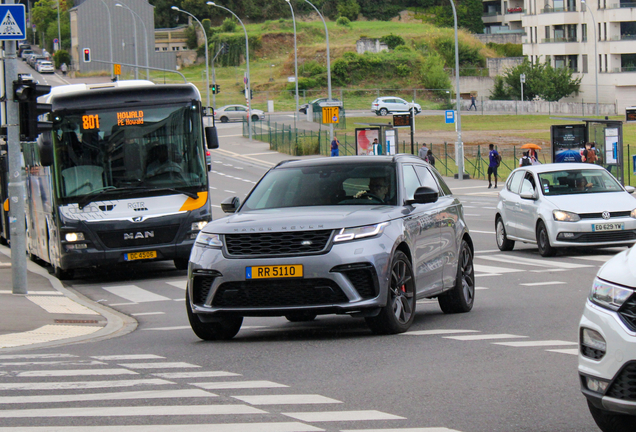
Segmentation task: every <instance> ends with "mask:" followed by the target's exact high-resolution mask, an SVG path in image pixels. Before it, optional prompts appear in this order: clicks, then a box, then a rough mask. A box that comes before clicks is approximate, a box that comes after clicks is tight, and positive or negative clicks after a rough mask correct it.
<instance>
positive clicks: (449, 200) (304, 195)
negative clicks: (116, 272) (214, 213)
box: [186, 155, 475, 340]
mask: <svg viewBox="0 0 636 432" xmlns="http://www.w3.org/2000/svg"><path fill="white" fill-rule="evenodd" d="M222 208H223V211H225V212H226V213H231V215H230V216H228V217H225V218H222V219H218V220H215V221H213V222H210V223H209V224H208V225H207V226H206V227H205V228H204V229H203V231H201V233H200V234H199V236H198V237H197V239H196V242H195V245H194V247H193V249H192V254H191V256H190V263H189V268H188V289H187V296H186V297H187V298H186V308H187V313H188V318H189V320H190V324H191V326H192V329H193V331H194V333H195V334H196V335H197V336H198V337H200V338H201V339H205V340H220V339H230V338H232V337H234V336H235V335H236V334H237V333H238V331H239V330H240V328H241V324H242V322H243V317H246V316H285V317H286V318H287V319H288V320H290V321H310V320H313V319H314V318H315V317H316V316H317V315H321V314H348V315H351V316H352V317H360V318H364V319H365V320H366V322H367V325H368V326H369V328H370V329H371V330H372V331H373V332H374V333H377V334H395V333H402V332H405V331H407V330H408V329H409V327H410V326H411V324H412V323H413V319H414V317H415V308H416V302H417V300H418V299H422V298H437V299H438V301H439V305H440V307H441V309H442V311H444V312H445V313H461V312H468V311H470V310H471V309H472V307H473V303H474V297H475V276H474V269H473V253H474V249H473V242H472V240H471V238H470V235H469V233H468V227H467V226H466V221H465V220H464V214H463V208H462V205H461V203H460V202H459V200H458V199H457V198H456V197H455V196H453V194H452V192H451V190H450V189H449V187H448V186H447V185H446V183H445V182H444V180H443V179H442V177H441V176H440V175H439V173H438V172H437V171H436V170H435V168H433V167H431V166H430V165H428V164H427V163H425V162H424V161H422V160H421V159H420V158H417V157H414V156H410V155H396V156H364V157H363V156H350V157H337V158H316V159H308V160H303V161H286V162H282V163H280V164H278V165H277V166H276V167H274V168H272V169H271V170H269V171H268V172H267V173H266V174H265V175H264V176H263V178H262V179H261V180H260V181H259V182H258V183H257V184H256V186H255V187H254V188H253V189H252V191H251V192H250V193H249V194H248V196H247V197H246V199H245V201H244V202H242V203H240V202H239V199H238V198H237V197H232V198H228V199H227V200H225V201H224V202H223V203H222Z"/></svg>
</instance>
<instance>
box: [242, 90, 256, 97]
mask: <svg viewBox="0 0 636 432" xmlns="http://www.w3.org/2000/svg"><path fill="white" fill-rule="evenodd" d="M243 94H244V95H246V96H245V98H246V99H247V89H245V90H243ZM250 99H254V91H253V90H252V89H250Z"/></svg>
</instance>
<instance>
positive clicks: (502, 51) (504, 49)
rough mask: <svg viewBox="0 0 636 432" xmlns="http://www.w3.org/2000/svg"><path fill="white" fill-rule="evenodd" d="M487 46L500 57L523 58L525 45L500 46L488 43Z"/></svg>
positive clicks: (508, 44)
mask: <svg viewBox="0 0 636 432" xmlns="http://www.w3.org/2000/svg"><path fill="white" fill-rule="evenodd" d="M486 46H487V47H488V48H490V49H491V50H493V51H495V52H496V53H497V55H500V56H501V57H523V45H521V44H513V43H505V44H498V43H494V42H488V43H487V44H486Z"/></svg>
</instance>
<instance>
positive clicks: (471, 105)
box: [468, 95, 477, 111]
mask: <svg viewBox="0 0 636 432" xmlns="http://www.w3.org/2000/svg"><path fill="white" fill-rule="evenodd" d="M475 101H476V99H475V95H470V106H469V107H468V111H470V109H471V108H472V107H475V111H477V104H476V103H475Z"/></svg>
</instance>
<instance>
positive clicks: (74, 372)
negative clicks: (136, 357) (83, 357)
mask: <svg viewBox="0 0 636 432" xmlns="http://www.w3.org/2000/svg"><path fill="white" fill-rule="evenodd" d="M96 375H139V374H138V373H137V372H135V371H131V370H129V369H124V368H116V369H70V370H39V371H25V372H19V373H17V374H16V376H17V377H24V378H27V377H63V376H96Z"/></svg>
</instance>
